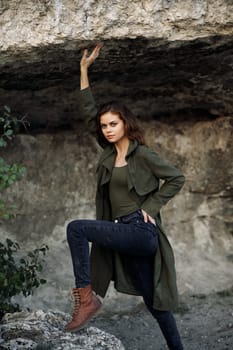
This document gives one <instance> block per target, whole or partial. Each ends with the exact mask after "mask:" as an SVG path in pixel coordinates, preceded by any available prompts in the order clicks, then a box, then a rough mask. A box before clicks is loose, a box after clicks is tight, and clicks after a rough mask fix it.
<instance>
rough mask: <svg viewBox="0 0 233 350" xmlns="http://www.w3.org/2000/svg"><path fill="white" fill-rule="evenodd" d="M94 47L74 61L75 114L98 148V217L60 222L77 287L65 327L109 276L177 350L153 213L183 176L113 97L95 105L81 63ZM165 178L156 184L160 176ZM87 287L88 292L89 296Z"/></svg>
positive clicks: (168, 268)
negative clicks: (138, 298)
mask: <svg viewBox="0 0 233 350" xmlns="http://www.w3.org/2000/svg"><path fill="white" fill-rule="evenodd" d="M100 49H101V46H100V45H97V46H96V47H95V48H94V50H93V51H92V53H91V55H90V56H88V51H87V50H85V51H84V53H83V56H82V59H81V62H80V69H81V79H80V84H81V91H80V105H81V115H82V116H83V117H85V118H86V120H87V122H88V125H89V127H90V129H92V128H93V127H95V128H96V133H97V139H98V141H99V143H100V145H101V146H102V147H103V153H102V155H101V157H100V160H99V163H98V166H97V193H96V216H97V220H75V221H72V222H71V223H70V224H69V225H68V228H67V239H68V243H69V247H70V251H71V257H72V262H73V268H74V276H75V283H76V288H74V289H73V295H74V300H75V308H74V313H73V318H72V320H71V321H70V322H69V323H68V324H67V325H66V327H65V330H66V331H76V330H78V329H80V328H81V327H83V326H84V325H85V324H86V322H87V321H88V320H89V319H90V318H91V317H92V316H93V315H94V314H95V313H96V312H97V311H98V310H99V308H100V307H101V302H100V300H99V298H98V297H97V295H100V296H102V297H104V296H105V294H106V291H107V288H108V285H109V283H110V281H111V280H114V282H115V288H116V289H117V290H118V291H120V292H123V293H128V294H134V295H142V297H143V299H144V302H145V304H146V306H147V308H148V310H149V311H150V312H151V314H152V315H153V316H154V317H155V318H156V320H157V321H158V324H159V326H160V328H161V330H162V332H163V335H164V337H165V339H166V341H167V344H168V347H169V349H176V350H181V349H183V347H182V344H181V340H180V336H179V332H178V330H177V327H176V322H175V319H174V317H173V315H172V313H171V311H170V310H172V309H174V308H175V307H176V305H177V288H176V275H175V267H174V256H173V252H172V248H171V246H170V244H169V242H168V240H167V238H166V235H165V233H164V230H163V228H162V226H161V219H160V214H159V211H160V209H161V207H162V206H163V205H165V204H166V203H167V202H168V200H169V199H171V198H172V197H173V196H174V195H175V194H176V193H177V192H178V191H179V190H180V189H181V187H182V186H183V183H184V176H183V175H182V174H181V173H180V171H179V170H178V169H176V168H175V167H174V166H172V165H170V164H168V163H167V162H165V161H164V160H162V159H161V158H160V157H159V156H158V155H157V154H156V153H155V152H154V151H152V150H151V149H149V148H148V147H147V146H146V145H145V141H144V138H143V135H142V132H141V130H140V129H139V127H138V125H137V123H136V119H135V117H134V115H133V114H132V113H131V112H130V111H129V110H128V109H127V108H126V107H125V106H123V105H121V104H119V103H117V102H110V103H107V104H105V105H103V106H101V108H100V109H99V111H97V110H96V107H95V101H94V99H93V96H92V94H91V90H90V87H89V79H88V68H89V66H90V65H91V64H92V63H93V62H94V61H95V60H96V58H97V57H98V55H99V52H100ZM160 179H162V180H163V181H164V182H163V184H162V186H161V187H160V186H159V180H160ZM89 242H92V250H91V257H90V259H89V244H88V243H89ZM93 291H95V293H96V294H97V295H96V294H95V293H94V292H93Z"/></svg>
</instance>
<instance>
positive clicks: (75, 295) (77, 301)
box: [71, 289, 81, 315]
mask: <svg viewBox="0 0 233 350" xmlns="http://www.w3.org/2000/svg"><path fill="white" fill-rule="evenodd" d="M71 295H72V299H73V302H74V312H73V315H77V313H78V312H79V309H80V304H81V298H80V294H79V291H78V289H73V290H72V294H71Z"/></svg>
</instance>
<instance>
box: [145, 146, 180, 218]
mask: <svg viewBox="0 0 233 350" xmlns="http://www.w3.org/2000/svg"><path fill="white" fill-rule="evenodd" d="M144 156H145V161H146V163H147V166H148V167H149V168H150V170H151V171H152V172H153V174H154V176H156V177H157V178H158V179H162V180H164V182H163V184H162V186H161V187H160V188H159V190H158V191H154V192H152V193H150V194H149V195H148V196H147V198H146V199H145V201H144V202H143V203H142V205H141V208H142V209H143V210H145V211H146V212H147V213H148V214H149V215H150V216H152V217H155V216H157V215H158V213H159V211H160V209H161V208H162V206H164V205H165V204H166V203H167V202H168V201H169V200H170V199H171V198H173V197H174V196H175V195H176V194H177V193H178V192H179V191H180V190H181V188H182V186H183V185H184V181H185V177H184V176H183V175H182V173H181V172H180V171H179V170H178V169H177V168H176V167H175V166H174V165H171V164H169V163H168V162H166V161H165V160H163V159H162V158H160V157H159V155H158V154H157V153H156V152H154V151H153V150H150V149H147V151H146V152H145V154H144Z"/></svg>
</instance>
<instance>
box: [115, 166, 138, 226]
mask: <svg viewBox="0 0 233 350" xmlns="http://www.w3.org/2000/svg"><path fill="white" fill-rule="evenodd" d="M109 197H110V202H111V207H112V219H115V218H119V217H120V216H124V215H128V214H130V213H132V212H134V211H135V210H137V209H139V208H138V205H137V203H136V202H135V201H134V200H133V198H131V196H130V194H129V191H128V181H127V165H125V166H122V167H114V168H113V170H112V177H111V180H110V183H109Z"/></svg>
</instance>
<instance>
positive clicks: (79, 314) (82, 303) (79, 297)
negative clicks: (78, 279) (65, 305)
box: [65, 285, 101, 332]
mask: <svg viewBox="0 0 233 350" xmlns="http://www.w3.org/2000/svg"><path fill="white" fill-rule="evenodd" d="M72 294H73V296H74V312H73V318H72V320H71V321H70V322H69V323H68V324H67V325H66V326H65V331H66V332H75V331H77V330H79V329H80V328H82V327H83V326H84V325H85V324H86V323H87V322H88V321H89V320H90V319H91V318H92V316H94V314H95V313H96V312H97V311H98V310H99V309H100V307H101V301H100V300H99V299H98V298H97V296H96V295H95V294H94V293H93V291H92V289H91V285H89V286H87V287H85V288H74V289H73V291H72Z"/></svg>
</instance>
